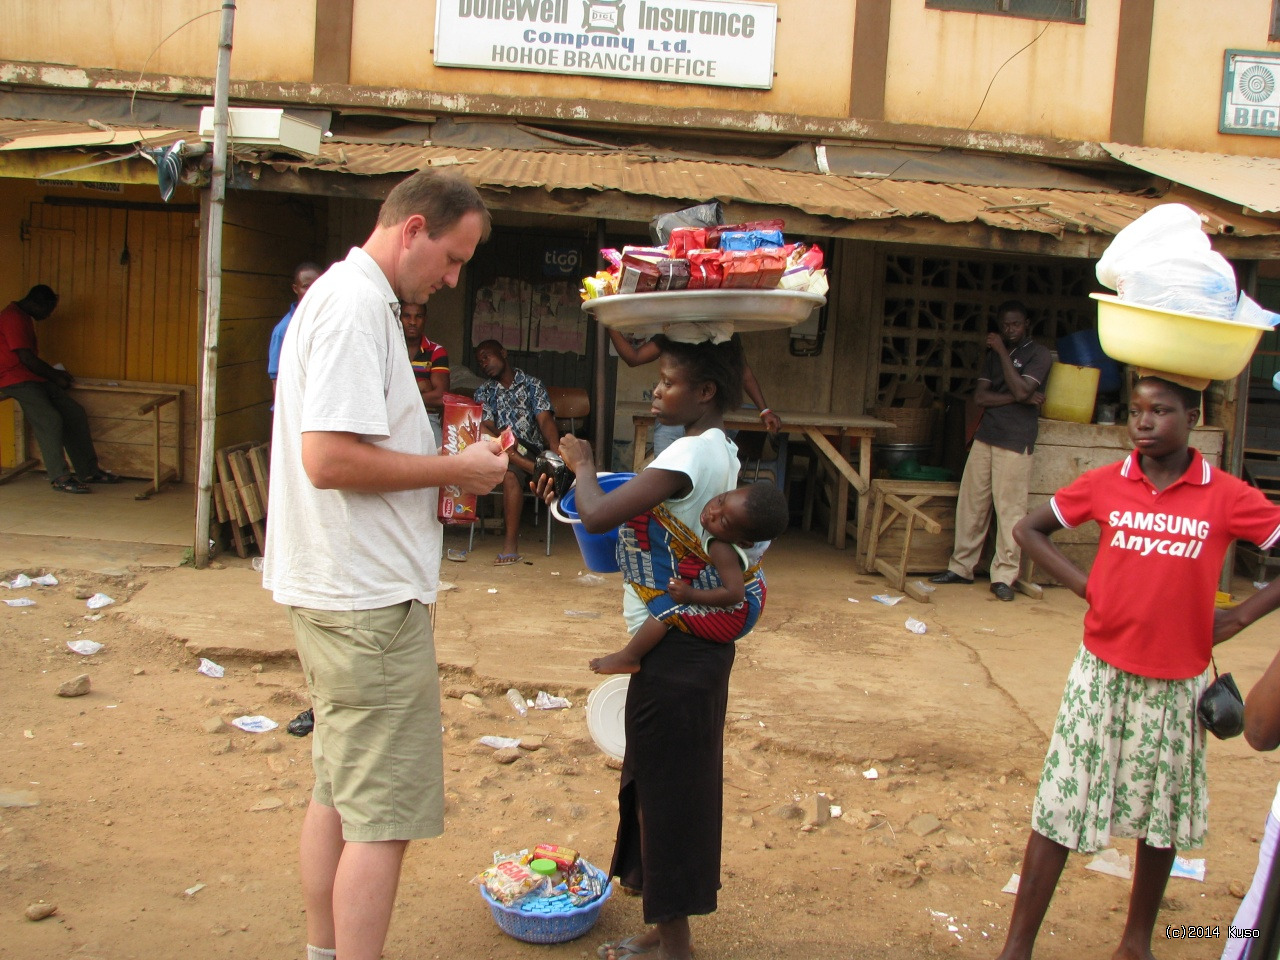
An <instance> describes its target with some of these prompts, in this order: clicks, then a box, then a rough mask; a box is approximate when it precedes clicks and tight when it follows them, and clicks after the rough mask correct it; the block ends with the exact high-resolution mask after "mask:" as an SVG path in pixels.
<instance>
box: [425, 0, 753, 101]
mask: <svg viewBox="0 0 1280 960" xmlns="http://www.w3.org/2000/svg"><path fill="white" fill-rule="evenodd" d="M777 19H778V14H777V5H776V4H772V3H735V2H729V0H683V2H681V0H671V2H667V0H657V2H653V0H439V2H438V3H437V4H436V45H435V64H436V66H438V67H471V68H474V69H482V70H522V71H527V72H531V73H559V74H574V75H578V76H590V77H619V78H622V79H627V80H650V81H659V82H663V83H701V84H708V85H711V86H723V87H747V88H753V89H761V90H768V89H769V88H771V87H772V86H773V46H774V35H775V32H776V31H775V28H776V26H777Z"/></svg>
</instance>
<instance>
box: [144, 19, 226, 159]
mask: <svg viewBox="0 0 1280 960" xmlns="http://www.w3.org/2000/svg"><path fill="white" fill-rule="evenodd" d="M221 12H222V8H221V7H218V8H216V9H214V10H206V11H205V12H204V13H197V14H196V15H195V16H194V17H192V18H191V19H190V20H187V21H186V22H184V23H180V24H178V26H176V27H174V28H173V29H172V30H171V31H169V33H168V35H167V36H165V38H164V39H163V40H161V41H160V42H159V43H157V44H156V45H155V47H154V48H152V50H151V52H150V53H148V54H147V59H146V60H143V61H142V69H141V70H139V71H138V79H137V80H135V81H134V82H133V90H132V91H131V92H130V94H129V116H130V117H133V116H134V111H133V104H134V101H135V100H136V99H137V97H138V87H140V86H141V85H142V78H143V77H144V76H146V73H147V65H148V64H149V63H151V58H152V57H154V56H155V55H156V54H157V53H159V52H160V48H161V47H163V46H164V45H165V44H166V43H168V42H169V41H170V40H172V39H173V37H174V36H175V35H176V34H177V33H179V32H180V31H182V30H185V29H186V28H187V27H189V26H191V24H193V23H195V22H196V21H197V20H201V19H203V18H204V17H209V16H212V15H213V14H215V13H221ZM138 136H139V138H141V140H142V141H143V142H144V143H145V142H146V139H147V138H146V136H145V135H144V134H143V132H142V127H141V126H139V127H138Z"/></svg>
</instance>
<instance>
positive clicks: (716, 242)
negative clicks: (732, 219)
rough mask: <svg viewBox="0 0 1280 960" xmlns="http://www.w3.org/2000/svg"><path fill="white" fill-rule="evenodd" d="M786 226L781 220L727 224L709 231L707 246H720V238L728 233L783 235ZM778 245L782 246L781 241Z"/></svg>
mask: <svg viewBox="0 0 1280 960" xmlns="http://www.w3.org/2000/svg"><path fill="white" fill-rule="evenodd" d="M784 226H785V224H784V223H783V222H782V221H781V220H752V221H751V222H749V223H727V224H724V225H723V226H719V227H711V228H710V229H708V230H707V246H709V247H718V246H720V238H721V237H722V236H724V235H725V234H726V233H745V232H749V231H753V230H754V231H759V232H772V231H777V232H778V234H779V235H781V233H782V230H783V227H784ZM778 245H779V246H781V245H782V241H781V239H779V241H778Z"/></svg>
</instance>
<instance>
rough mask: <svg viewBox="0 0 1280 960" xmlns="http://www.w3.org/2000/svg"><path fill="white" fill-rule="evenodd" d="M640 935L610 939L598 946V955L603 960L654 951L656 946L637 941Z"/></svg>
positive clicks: (619, 959)
mask: <svg viewBox="0 0 1280 960" xmlns="http://www.w3.org/2000/svg"><path fill="white" fill-rule="evenodd" d="M639 939H640V938H639V937H624V938H623V939H621V940H617V941H612V940H611V941H609V942H608V943H602V944H600V946H598V947H596V956H597V957H600V958H601V960H610V957H611V956H612V957H613V958H615V960H626V958H627V957H638V956H641V955H642V954H645V953H653V952H654V950H655V949H657V948H656V947H641V946H639V944H638V943H637V942H636V941H638V940H639Z"/></svg>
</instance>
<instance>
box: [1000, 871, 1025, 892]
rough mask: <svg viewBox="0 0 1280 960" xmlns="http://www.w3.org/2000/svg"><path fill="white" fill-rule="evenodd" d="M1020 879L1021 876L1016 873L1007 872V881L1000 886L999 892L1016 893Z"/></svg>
mask: <svg viewBox="0 0 1280 960" xmlns="http://www.w3.org/2000/svg"><path fill="white" fill-rule="evenodd" d="M1021 880H1022V878H1021V877H1020V876H1018V875H1017V874H1016V873H1011V874H1009V882H1008V883H1006V884H1005V885H1004V886H1003V887H1001V888H1000V892H1001V893H1017V892H1018V884H1019V883H1020V882H1021Z"/></svg>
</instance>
